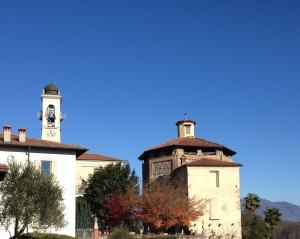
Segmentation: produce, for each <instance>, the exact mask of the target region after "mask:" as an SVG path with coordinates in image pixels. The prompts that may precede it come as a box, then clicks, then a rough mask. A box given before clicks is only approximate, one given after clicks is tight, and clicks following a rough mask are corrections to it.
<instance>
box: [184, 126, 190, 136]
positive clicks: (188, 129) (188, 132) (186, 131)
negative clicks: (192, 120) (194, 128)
mask: <svg viewBox="0 0 300 239" xmlns="http://www.w3.org/2000/svg"><path fill="white" fill-rule="evenodd" d="M185 133H186V134H191V126H190V125H186V126H185Z"/></svg>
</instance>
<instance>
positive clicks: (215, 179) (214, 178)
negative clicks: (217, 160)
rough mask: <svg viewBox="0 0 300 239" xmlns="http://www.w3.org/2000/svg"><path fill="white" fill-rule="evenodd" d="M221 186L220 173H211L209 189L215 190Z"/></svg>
mask: <svg viewBox="0 0 300 239" xmlns="http://www.w3.org/2000/svg"><path fill="white" fill-rule="evenodd" d="M219 186H220V183H219V171H209V187H210V188H211V189H213V188H218V187H219Z"/></svg>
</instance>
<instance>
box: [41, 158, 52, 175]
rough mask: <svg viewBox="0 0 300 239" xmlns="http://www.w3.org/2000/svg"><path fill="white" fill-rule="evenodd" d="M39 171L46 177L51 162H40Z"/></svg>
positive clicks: (48, 173) (49, 170)
mask: <svg viewBox="0 0 300 239" xmlns="http://www.w3.org/2000/svg"><path fill="white" fill-rule="evenodd" d="M41 169H42V171H43V172H44V174H45V175H46V176H49V175H50V173H51V161H41Z"/></svg>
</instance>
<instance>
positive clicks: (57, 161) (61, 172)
mask: <svg viewBox="0 0 300 239" xmlns="http://www.w3.org/2000/svg"><path fill="white" fill-rule="evenodd" d="M28 152H29V154H28ZM12 155H13V156H14V157H15V159H16V160H17V162H20V163H24V162H25V161H26V160H28V159H29V160H30V161H32V162H39V161H42V160H43V161H51V162H53V164H52V165H56V167H55V168H56V171H54V172H53V173H54V175H55V176H56V179H57V181H58V182H59V185H60V186H61V187H62V188H63V192H64V194H63V197H64V204H65V206H66V209H65V219H66V221H67V223H68V225H67V226H66V227H64V228H62V229H60V230H59V231H55V230H54V229H52V230H51V229H50V230H48V231H50V232H55V233H59V234H65V235H70V236H75V190H74V189H75V178H76V175H75V170H74V169H75V166H76V155H75V151H73V152H72V151H71V152H70V151H61V150H59V151H57V150H51V149H45V150H44V149H31V150H30V151H28V149H26V148H24V147H20V148H5V147H4V146H2V147H1V148H0V163H2V164H7V159H8V158H9V157H11V156H12ZM29 231H30V229H29ZM0 238H1V239H2V238H3V239H5V238H9V234H8V232H5V230H4V228H3V227H1V228H0Z"/></svg>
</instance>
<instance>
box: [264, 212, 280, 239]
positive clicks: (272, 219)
mask: <svg viewBox="0 0 300 239" xmlns="http://www.w3.org/2000/svg"><path fill="white" fill-rule="evenodd" d="M264 215H265V224H266V227H267V229H268V230H269V234H268V237H269V238H271V236H272V233H273V230H274V228H275V227H276V226H277V225H278V224H279V223H280V222H281V213H280V211H279V209H278V208H274V207H272V208H268V207H267V208H266V209H265V211H264Z"/></svg>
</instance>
